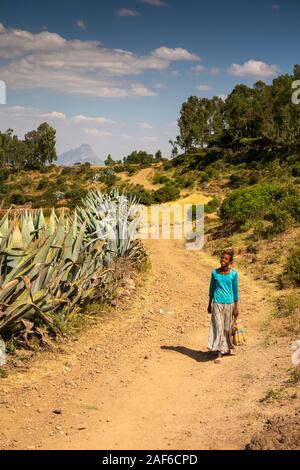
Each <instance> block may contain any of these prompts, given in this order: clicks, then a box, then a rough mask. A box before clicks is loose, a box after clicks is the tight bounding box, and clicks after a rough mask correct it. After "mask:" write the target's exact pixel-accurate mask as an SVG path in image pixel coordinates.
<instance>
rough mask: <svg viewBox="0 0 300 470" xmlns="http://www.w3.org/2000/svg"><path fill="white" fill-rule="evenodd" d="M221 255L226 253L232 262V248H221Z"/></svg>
mask: <svg viewBox="0 0 300 470" xmlns="http://www.w3.org/2000/svg"><path fill="white" fill-rule="evenodd" d="M222 255H228V256H229V258H230V262H231V263H233V257H234V252H233V251H232V250H223V251H222V253H221V256H222Z"/></svg>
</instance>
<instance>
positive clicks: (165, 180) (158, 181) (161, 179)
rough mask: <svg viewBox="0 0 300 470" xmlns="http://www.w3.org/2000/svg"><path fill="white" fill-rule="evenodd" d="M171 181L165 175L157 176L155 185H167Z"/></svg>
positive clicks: (154, 180) (154, 179)
mask: <svg viewBox="0 0 300 470" xmlns="http://www.w3.org/2000/svg"><path fill="white" fill-rule="evenodd" d="M169 181H170V179H169V178H168V177H167V176H165V175H155V176H154V178H153V184H165V183H168V182H169Z"/></svg>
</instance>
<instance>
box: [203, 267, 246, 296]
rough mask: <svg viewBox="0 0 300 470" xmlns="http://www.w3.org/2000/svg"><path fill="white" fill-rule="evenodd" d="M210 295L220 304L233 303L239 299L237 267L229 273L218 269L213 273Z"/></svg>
mask: <svg viewBox="0 0 300 470" xmlns="http://www.w3.org/2000/svg"><path fill="white" fill-rule="evenodd" d="M209 297H210V298H211V299H213V300H214V302H215V303H218V304H232V303H233V302H235V301H236V300H239V294H238V273H237V271H236V270H235V269H231V271H230V272H229V273H227V274H221V273H220V272H219V271H218V269H214V270H213V272H212V273H211V280H210V286H209Z"/></svg>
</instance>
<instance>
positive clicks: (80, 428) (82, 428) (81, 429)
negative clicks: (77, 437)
mask: <svg viewBox="0 0 300 470" xmlns="http://www.w3.org/2000/svg"><path fill="white" fill-rule="evenodd" d="M84 429H86V426H79V427H78V431H83V430H84Z"/></svg>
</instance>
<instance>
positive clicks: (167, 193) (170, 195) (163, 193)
mask: <svg viewBox="0 0 300 470" xmlns="http://www.w3.org/2000/svg"><path fill="white" fill-rule="evenodd" d="M179 196H180V190H179V189H178V188H176V186H174V185H170V184H166V185H165V186H163V187H162V188H160V189H158V190H157V191H155V193H154V194H153V202H154V203H158V204H162V203H164V202H168V201H174V200H175V199H178V198H179Z"/></svg>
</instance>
